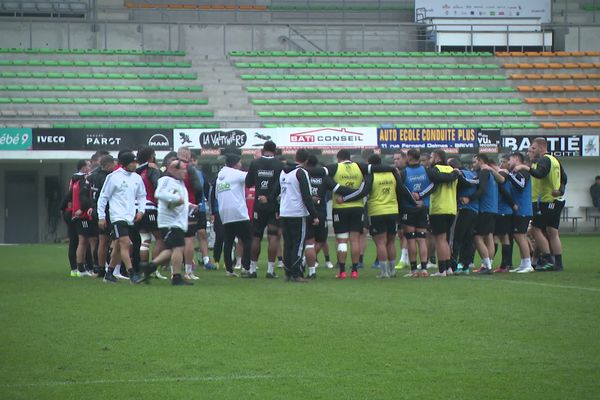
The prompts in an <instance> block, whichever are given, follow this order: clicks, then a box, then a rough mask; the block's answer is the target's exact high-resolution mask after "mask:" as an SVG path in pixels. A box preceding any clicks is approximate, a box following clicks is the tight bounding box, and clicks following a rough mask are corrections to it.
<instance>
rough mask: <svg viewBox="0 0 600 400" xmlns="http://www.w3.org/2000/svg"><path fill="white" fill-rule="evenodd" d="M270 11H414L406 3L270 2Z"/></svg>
mask: <svg viewBox="0 0 600 400" xmlns="http://www.w3.org/2000/svg"><path fill="white" fill-rule="evenodd" d="M268 9H269V10H271V11H288V12H294V11H296V12H306V11H309V12H310V11H339V12H341V11H370V12H378V11H414V10H415V8H414V6H411V5H408V4H397V5H394V4H381V5H378V4H360V3H357V4H344V3H343V2H342V3H340V4H313V3H308V2H307V3H306V4H271V5H270V6H268Z"/></svg>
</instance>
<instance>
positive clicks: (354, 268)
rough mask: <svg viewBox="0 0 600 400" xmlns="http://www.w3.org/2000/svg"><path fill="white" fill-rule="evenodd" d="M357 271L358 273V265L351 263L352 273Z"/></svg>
mask: <svg viewBox="0 0 600 400" xmlns="http://www.w3.org/2000/svg"><path fill="white" fill-rule="evenodd" d="M357 271H358V264H357V263H352V272H357Z"/></svg>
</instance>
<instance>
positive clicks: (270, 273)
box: [265, 272, 277, 279]
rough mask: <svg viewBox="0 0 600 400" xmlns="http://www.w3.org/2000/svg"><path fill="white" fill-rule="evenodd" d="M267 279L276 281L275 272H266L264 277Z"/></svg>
mask: <svg viewBox="0 0 600 400" xmlns="http://www.w3.org/2000/svg"><path fill="white" fill-rule="evenodd" d="M265 277H266V278H267V279H277V274H276V273H275V272H267V275H266V276H265Z"/></svg>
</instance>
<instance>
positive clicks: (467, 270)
mask: <svg viewBox="0 0 600 400" xmlns="http://www.w3.org/2000/svg"><path fill="white" fill-rule="evenodd" d="M470 273H471V268H469V267H467V268H463V270H462V272H461V275H469V274H470Z"/></svg>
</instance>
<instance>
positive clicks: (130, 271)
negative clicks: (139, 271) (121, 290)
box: [127, 268, 135, 278]
mask: <svg viewBox="0 0 600 400" xmlns="http://www.w3.org/2000/svg"><path fill="white" fill-rule="evenodd" d="M127 274H128V275H129V277H130V278H131V277H132V276H133V275H134V274H135V271H134V270H133V268H128V269H127Z"/></svg>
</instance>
